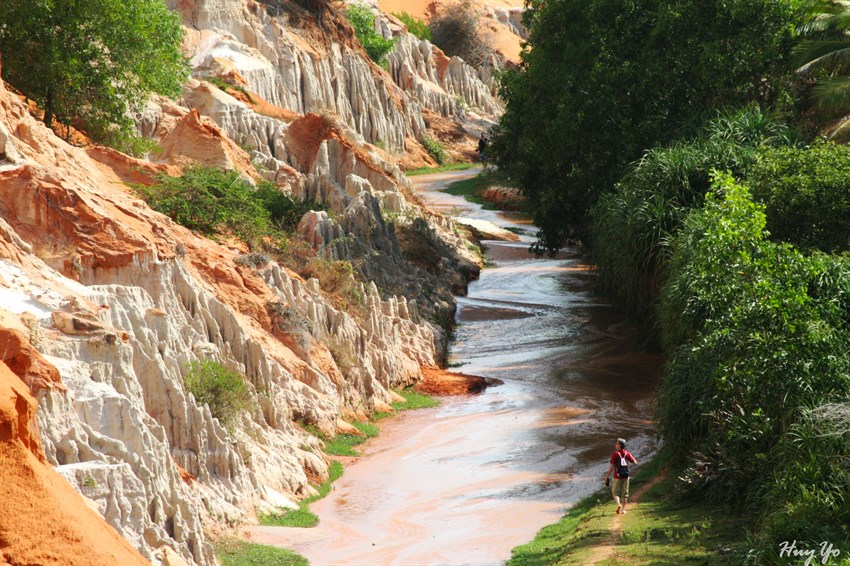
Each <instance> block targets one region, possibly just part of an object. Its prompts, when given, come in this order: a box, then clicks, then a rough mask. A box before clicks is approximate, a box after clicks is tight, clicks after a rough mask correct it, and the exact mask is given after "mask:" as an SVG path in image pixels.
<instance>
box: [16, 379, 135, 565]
mask: <svg viewBox="0 0 850 566" xmlns="http://www.w3.org/2000/svg"><path fill="white" fill-rule="evenodd" d="M54 371H55V370H54ZM35 411H36V403H35V399H33V397H32V395H30V393H29V390H28V387H27V386H26V385H24V383H23V382H22V381H21V380H20V378H18V376H16V375H15V374H14V373H12V371H11V370H10V369H9V367H8V366H7V365H6V364H2V363H0V564H2V565H3V566H6V565H7V564H8V565H14V566H18V565H21V566H23V565H29V564H61V565H63V566H64V565H69V566H70V565H77V564H79V565H80V566H91V565H93V564H121V565H122V566H133V565H136V564H139V565H141V564H147V561H146V560H145V559H144V558H142V555H141V554H139V553H138V552H137V551H136V550H135V549H133V548H132V547H131V546H130V544H129V543H128V542H127V541H125V540H124V539H123V538H121V537H120V536H119V535H118V533H117V532H115V530H113V529H112V527H110V526H109V525H107V524H106V522H105V521H104V520H103V518H101V517H100V515H98V514H97V513H95V512H94V511H92V510H91V509H90V508H89V507H88V506H87V505H86V503H85V502H84V501H83V498H82V497H81V496H80V495H79V494H78V493H77V492H76V491H74V489H73V488H72V487H71V486H70V485H69V484H68V482H66V481H65V480H64V479H63V478H62V477H61V476H60V475H59V474H57V473H56V472H55V471H53V469H52V468H51V467H50V466H48V465H47V464H45V463H44V454H43V453H42V451H41V444H40V442H39V440H38V432H37V430H36V424H35Z"/></svg>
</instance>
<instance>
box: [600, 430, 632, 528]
mask: <svg viewBox="0 0 850 566" xmlns="http://www.w3.org/2000/svg"><path fill="white" fill-rule="evenodd" d="M630 462H631V463H632V464H637V460H635V457H634V456H632V454H631V452H629V451H628V450H626V441H625V440H623V439H622V438H618V439H617V442H615V443H614V453H613V454H611V460H610V464H611V465H610V466H608V473H607V474H605V485H606V486H608V485H609V482H610V481H611V472H614V481H613V482H611V483H610V485H611V495H613V496H614V501H615V502H616V503H617V513H618V514H619V513H625V512H626V502H627V501H628V500H629V477H630V476H631V472H630V471H629V463H630Z"/></svg>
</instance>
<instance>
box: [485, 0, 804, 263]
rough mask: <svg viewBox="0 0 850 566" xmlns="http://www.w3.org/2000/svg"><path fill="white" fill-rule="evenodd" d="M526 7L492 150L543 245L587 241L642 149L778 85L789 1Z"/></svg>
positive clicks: (608, 1)
mask: <svg viewBox="0 0 850 566" xmlns="http://www.w3.org/2000/svg"><path fill="white" fill-rule="evenodd" d="M528 4H529V8H530V11H529V12H528V14H527V16H526V26H527V27H528V29H529V30H530V34H531V35H530V39H529V42H528V43H529V48H528V49H526V51H525V52H524V54H523V60H522V63H521V65H520V68H519V70H517V71H515V72H509V73H507V74H506V75H505V78H504V79H503V82H502V85H501V93H502V97H503V98H504V99H505V101H506V103H507V108H506V112H505V114H504V116H503V118H502V120H501V122H500V125H499V126H498V128H497V131H496V132H495V134H494V139H493V144H492V154H493V156H494V158H495V160H496V162H497V164H498V165H499V167H500V168H502V169H503V170H505V171H506V172H508V173H509V174H510V175H511V176H512V177H514V178H515V179H516V180H517V181H518V182H519V183H520V185H521V188H522V190H523V192H524V194H525V196H526V197H527V201H528V203H529V206H530V209H531V211H532V212H533V214H534V217H535V221H536V223H537V225H538V226H539V227H540V228H541V230H542V232H541V234H540V241H539V243H538V247H539V248H542V249H546V250H550V251H551V250H553V249H557V248H558V247H560V246H561V245H563V244H564V243H565V242H566V241H568V240H569V239H570V238H573V237H578V238H583V237H585V236H586V235H587V232H588V217H587V211H588V209H589V208H590V207H591V206H592V205H593V204H594V203H595V202H596V200H597V199H598V198H599V195H600V194H602V193H603V192H605V191H608V190H610V189H611V188H612V187H613V186H614V183H615V182H616V180H618V179H619V178H620V177H622V175H623V174H624V173H625V170H626V167H627V165H628V164H629V163H631V162H632V161H634V160H635V159H637V158H639V157H640V156H641V154H642V153H643V152H644V151H645V150H646V149H648V148H650V147H653V146H656V145H665V144H667V143H669V142H671V141H673V140H675V139H677V138H681V137H682V136H684V135H690V134H692V133H693V132H694V131H695V130H696V129H697V127H698V126H699V125H700V124H701V122H702V121H703V119H704V118H705V117H706V115H707V114H708V113H713V112H714V111H715V109H717V108H721V107H734V106H738V105H739V104H741V103H743V102H748V101H757V102H759V103H760V104H762V105H764V106H768V105H770V104H771V103H772V102H773V101H774V100H776V99H777V98H778V96H779V95H780V94H782V93H783V92H784V90H783V89H784V85H785V82H786V75H787V74H789V71H788V69H789V67H790V66H789V61H790V54H791V47H792V32H793V28H794V25H793V24H794V22H795V21H796V12H795V11H794V9H793V8H792V3H791V0H723V1H721V0H530V1H529V3H528Z"/></svg>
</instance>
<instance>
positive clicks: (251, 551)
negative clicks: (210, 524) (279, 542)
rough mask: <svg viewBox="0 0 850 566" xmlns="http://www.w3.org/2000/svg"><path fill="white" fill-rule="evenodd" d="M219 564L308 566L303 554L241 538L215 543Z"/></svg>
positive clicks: (235, 565)
mask: <svg viewBox="0 0 850 566" xmlns="http://www.w3.org/2000/svg"><path fill="white" fill-rule="evenodd" d="M215 555H216V557H218V559H219V560H220V561H221V566H309V564H310V563H309V562H308V561H307V559H306V558H304V557H303V556H300V555H298V554H295V553H294V552H292V551H291V550H286V549H285V548H279V547H277V546H270V545H266V544H252V543H250V542H245V541H241V540H226V541H222V542H219V543H217V544H216V545H215Z"/></svg>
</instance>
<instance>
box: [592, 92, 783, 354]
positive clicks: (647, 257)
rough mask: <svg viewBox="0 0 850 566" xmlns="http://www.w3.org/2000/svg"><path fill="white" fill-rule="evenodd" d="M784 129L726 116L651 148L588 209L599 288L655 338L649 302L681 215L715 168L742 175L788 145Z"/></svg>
mask: <svg viewBox="0 0 850 566" xmlns="http://www.w3.org/2000/svg"><path fill="white" fill-rule="evenodd" d="M794 140H795V136H794V134H793V132H792V131H791V130H789V129H788V128H787V127H785V126H783V125H780V124H778V123H776V122H775V121H773V120H772V119H771V118H770V117H769V116H768V115H766V114H765V113H763V112H762V111H760V110H759V109H757V108H748V109H745V110H742V111H738V112H727V113H724V114H721V115H719V116H718V117H717V118H715V119H714V120H712V121H710V122H709V123H708V124H707V125H706V127H705V128H704V130H703V133H702V134H701V136H700V137H698V138H697V139H694V140H691V141H687V142H680V143H677V144H674V145H672V146H669V147H661V148H654V149H651V150H649V151H647V152H646V154H644V156H643V157H642V158H641V159H640V160H639V161H637V162H636V163H635V164H634V165H633V166H632V169H631V171H630V172H629V173H628V174H627V175H626V176H625V177H624V178H623V179H622V180H621V181H620V182H619V183H618V184H617V187H616V189H615V191H614V192H613V193H611V194H607V195H603V196H602V197H601V198H600V200H599V202H598V203H597V204H596V206H594V208H593V209H592V211H591V217H592V222H593V224H592V251H593V258H594V261H595V262H596V263H597V264H598V265H599V268H600V271H599V279H598V281H599V284H600V286H601V288H602V289H603V290H605V291H606V292H609V293H610V294H612V295H613V296H614V297H615V299H617V301H618V302H619V303H620V304H622V305H624V306H625V307H626V308H627V310H628V311H629V314H630V316H631V317H632V318H633V319H634V320H636V321H638V322H639V323H640V324H641V325H642V326H643V328H644V330H645V335H646V336H647V341H649V342H654V341H655V340H656V339H657V338H658V334H659V331H658V327H657V319H656V317H655V307H656V298H657V297H658V295H659V292H660V289H661V287H662V285H663V284H664V280H665V277H666V268H665V266H666V263H667V261H668V260H669V257H670V250H669V244H670V241H671V239H672V238H673V237H674V236H675V235H676V234H677V233H678V231H679V230H680V229H681V227H682V222H683V220H684V218H685V216H686V215H687V213H688V212H689V211H690V210H692V209H694V208H699V207H700V206H702V202H703V197H704V195H705V194H706V192H707V191H708V188H709V186H710V183H711V174H712V171H714V170H715V169H718V170H725V171H731V172H733V173H735V174H739V175H740V174H743V173H744V172H745V171H746V170H747V169H748V168H749V167H750V166H751V165H752V164H753V162H754V161H755V160H756V156H757V155H758V151H759V149H760V148H763V147H774V146H782V145H787V144H790V143H793V142H794Z"/></svg>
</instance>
